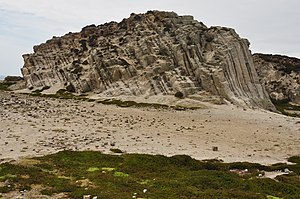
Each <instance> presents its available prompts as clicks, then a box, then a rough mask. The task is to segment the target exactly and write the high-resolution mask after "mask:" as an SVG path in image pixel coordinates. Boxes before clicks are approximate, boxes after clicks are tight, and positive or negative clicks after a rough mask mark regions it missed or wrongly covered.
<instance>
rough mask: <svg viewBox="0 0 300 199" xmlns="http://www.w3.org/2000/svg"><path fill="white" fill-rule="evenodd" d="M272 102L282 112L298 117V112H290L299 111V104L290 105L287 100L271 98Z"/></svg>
mask: <svg viewBox="0 0 300 199" xmlns="http://www.w3.org/2000/svg"><path fill="white" fill-rule="evenodd" d="M272 102H273V104H274V105H275V107H276V109H277V110H278V111H279V112H281V113H282V114H284V115H287V116H291V117H300V114H298V113H292V111H300V106H296V105H292V104H290V103H289V101H288V100H272ZM288 111H291V112H288Z"/></svg>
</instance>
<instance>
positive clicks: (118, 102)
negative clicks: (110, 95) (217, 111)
mask: <svg viewBox="0 0 300 199" xmlns="http://www.w3.org/2000/svg"><path fill="white" fill-rule="evenodd" d="M97 103H101V104H110V105H116V106H119V107H136V108H155V109H173V110H177V111H184V110H196V109H200V107H185V106H178V105H177V106H169V105H166V104H156V103H144V102H134V101H122V100H118V99H106V100H101V101H97Z"/></svg>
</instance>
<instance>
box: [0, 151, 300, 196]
mask: <svg viewBox="0 0 300 199" xmlns="http://www.w3.org/2000/svg"><path fill="white" fill-rule="evenodd" d="M289 161H291V162H294V163H295V164H293V165H286V164H276V165H272V166H263V165H260V164H254V163H246V162H244V163H241V162H238V163H222V162H221V161H217V160H210V161H198V160H195V159H192V158H191V157H189V156H186V155H177V156H172V157H165V156H162V155H155V156H153V155H143V154H139V155H138V154H122V155H106V154H102V153H100V152H92V151H83V152H73V151H62V152H58V153H56V154H53V155H47V156H44V157H37V158H32V159H30V160H29V161H28V159H27V161H26V164H25V163H22V162H20V163H17V164H16V163H14V164H13V163H4V164H1V166H0V182H1V186H0V192H2V193H7V192H11V191H15V190H24V189H26V190H30V189H31V188H32V187H33V186H34V185H41V186H42V187H43V188H42V190H41V193H42V194H44V195H53V194H55V193H62V192H63V193H66V194H67V195H68V196H69V197H70V198H82V196H83V195H92V196H98V198H115V199H117V198H132V196H133V195H135V196H136V197H137V198H172V199H174V198H189V199H190V198H202V199H203V198H218V199H219V198H244V199H259V198H265V199H267V198H295V199H296V198H299V195H300V179H299V174H300V157H292V158H290V159H289ZM284 169H285V170H286V169H288V170H289V171H291V172H289V173H288V174H286V175H281V176H278V177H276V178H275V180H273V179H269V178H263V177H259V176H262V175H263V172H264V171H273V170H284Z"/></svg>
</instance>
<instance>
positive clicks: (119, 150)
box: [109, 149, 123, 153]
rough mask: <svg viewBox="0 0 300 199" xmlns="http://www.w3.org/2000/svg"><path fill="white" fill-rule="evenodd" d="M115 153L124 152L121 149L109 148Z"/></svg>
mask: <svg viewBox="0 0 300 199" xmlns="http://www.w3.org/2000/svg"><path fill="white" fill-rule="evenodd" d="M109 150H110V151H111V152H113V153H123V151H122V150H121V149H109Z"/></svg>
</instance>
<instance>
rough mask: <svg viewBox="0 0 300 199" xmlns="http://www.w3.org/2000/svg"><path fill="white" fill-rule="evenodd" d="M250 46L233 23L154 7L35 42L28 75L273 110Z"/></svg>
mask: <svg viewBox="0 0 300 199" xmlns="http://www.w3.org/2000/svg"><path fill="white" fill-rule="evenodd" d="M248 46H249V42H248V41H247V40H246V39H242V38H240V37H239V36H238V34H237V33H236V32H235V31H234V30H233V29H230V28H224V27H211V28H207V27H206V26H205V25H204V24H203V23H201V22H198V21H196V20H194V19H193V17H192V16H178V15H177V14H176V13H173V12H159V11H149V12H147V13H146V14H131V16H130V17H129V18H128V19H124V20H123V21H121V22H120V23H116V22H110V23H106V24H103V25H99V26H95V25H91V26H87V27H85V28H83V29H82V31H81V32H79V33H69V34H66V35H64V36H62V37H53V38H52V39H50V40H48V41H47V42H46V43H44V44H41V45H38V46H34V53H33V54H26V55H23V58H24V62H25V64H24V67H23V68H22V73H23V76H24V78H25V80H26V82H27V86H28V88H30V89H35V88H38V87H39V88H41V87H45V86H47V87H48V86H50V87H55V86H56V87H62V86H63V87H65V88H66V89H67V90H68V91H70V92H77V93H82V92H90V91H92V92H94V93H98V94H99V96H108V97H112V96H113V97H116V96H124V95H127V96H144V97H149V96H153V95H160V94H162V95H174V94H175V93H178V92H180V94H183V96H185V97H186V96H189V95H195V94H201V93H205V94H206V95H207V94H209V95H211V96H218V97H220V98H224V99H226V100H228V101H230V102H232V103H234V104H238V105H242V106H248V107H262V108H268V109H269V108H271V109H272V108H273V105H272V103H271V102H270V99H269V97H268V94H267V92H266V91H265V88H264V86H262V85H261V84H260V82H259V78H258V76H257V73H256V71H255V68H254V64H253V59H252V56H251V53H250V51H249V49H248Z"/></svg>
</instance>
